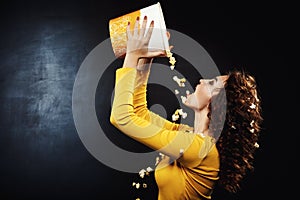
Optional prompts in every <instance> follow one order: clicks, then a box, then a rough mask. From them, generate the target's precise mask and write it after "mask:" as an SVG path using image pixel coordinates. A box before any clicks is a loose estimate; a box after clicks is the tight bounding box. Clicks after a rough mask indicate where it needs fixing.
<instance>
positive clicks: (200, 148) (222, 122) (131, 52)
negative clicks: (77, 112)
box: [110, 17, 262, 200]
mask: <svg viewBox="0 0 300 200" xmlns="http://www.w3.org/2000/svg"><path fill="white" fill-rule="evenodd" d="M138 20H139V19H137V22H138ZM137 22H136V23H135V25H134V29H133V30H130V26H129V25H128V27H127V39H128V41H127V52H126V57H125V59H124V63H123V67H122V68H120V69H117V71H116V81H115V83H116V85H115V96H114V102H113V106H112V112H111V117H110V121H111V123H112V124H113V125H114V126H115V127H117V128H118V129H119V130H121V131H122V132H123V133H124V134H126V135H128V136H130V137H132V138H134V139H135V140H137V141H139V142H141V143H143V144H145V145H147V146H148V147H150V148H152V149H154V150H158V151H159V152H161V153H162V154H163V155H165V156H164V158H163V159H162V160H161V161H160V163H159V164H158V165H157V167H156V170H155V180H156V183H157V186H158V189H159V192H158V200H183V199H191V200H192V199H197V200H198V199H211V195H212V192H213V189H214V187H215V185H216V183H218V184H220V185H221V186H223V187H224V188H225V189H226V190H227V191H229V192H233V193H235V192H237V191H238V189H239V188H240V183H241V181H242V179H243V177H245V175H246V173H247V172H248V171H249V170H252V169H253V159H254V157H253V156H254V153H255V149H256V148H257V146H256V145H257V141H258V133H259V132H260V125H261V122H262V117H261V107H260V103H261V101H260V99H259V96H258V94H257V90H256V83H255V80H254V78H253V77H252V76H250V75H249V74H247V73H245V72H242V71H232V72H230V73H228V74H227V75H223V76H218V77H216V78H215V79H210V80H204V79H201V80H200V81H199V84H198V85H197V87H196V89H195V92H194V93H192V94H190V95H188V96H187V99H186V101H185V103H184V104H185V105H186V106H187V107H189V108H191V109H193V110H194V111H195V120H194V127H193V128H192V127H189V126H188V125H185V124H177V123H174V122H170V121H168V120H166V119H164V118H162V117H160V116H159V115H157V114H155V113H153V112H151V111H149V110H148V108H147V101H146V90H147V80H148V77H149V73H150V68H151V66H150V65H151V62H152V59H153V58H154V57H158V56H166V54H165V52H164V51H161V50H149V49H148V46H147V45H148V42H149V39H150V37H151V34H152V31H153V24H154V22H153V21H152V22H151V23H150V26H149V29H146V24H147V17H145V18H144V19H143V23H142V26H141V28H140V29H138V23H137ZM146 30H147V31H146ZM224 89H225V90H224ZM224 108H225V109H224ZM213 113H217V114H218V115H216V114H213ZM218 133H220V134H218ZM216 135H219V136H216Z"/></svg>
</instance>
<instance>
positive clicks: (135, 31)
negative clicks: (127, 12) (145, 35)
mask: <svg viewBox="0 0 300 200" xmlns="http://www.w3.org/2000/svg"><path fill="white" fill-rule="evenodd" d="M139 23H140V17H139V16H138V17H137V18H136V20H135V24H134V30H133V35H134V36H138V34H139Z"/></svg>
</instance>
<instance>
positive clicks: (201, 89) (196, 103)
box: [184, 75, 228, 111]
mask: <svg viewBox="0 0 300 200" xmlns="http://www.w3.org/2000/svg"><path fill="white" fill-rule="evenodd" d="M227 78H228V76H227V75H223V76H217V77H215V78H213V79H200V81H199V84H198V85H197V86H196V88H195V92H194V93H192V94H190V95H187V99H186V101H185V102H184V104H185V105H186V106H188V107H190V108H192V109H193V110H197V111H199V110H202V109H203V108H205V107H206V106H207V105H208V104H209V102H210V99H211V97H212V96H213V95H216V94H218V92H219V89H220V88H223V87H224V84H225V82H226V80H227Z"/></svg>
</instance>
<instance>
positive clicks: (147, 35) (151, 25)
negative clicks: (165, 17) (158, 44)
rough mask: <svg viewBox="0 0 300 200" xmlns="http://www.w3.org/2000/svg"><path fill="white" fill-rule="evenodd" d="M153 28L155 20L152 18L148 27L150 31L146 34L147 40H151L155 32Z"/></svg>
mask: <svg viewBox="0 0 300 200" xmlns="http://www.w3.org/2000/svg"><path fill="white" fill-rule="evenodd" d="M153 28H154V21H153V20H152V21H151V23H150V26H149V29H148V32H147V34H146V36H145V37H146V40H147V41H149V40H150V38H151V35H152V32H153Z"/></svg>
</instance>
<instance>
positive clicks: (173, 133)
mask: <svg viewBox="0 0 300 200" xmlns="http://www.w3.org/2000/svg"><path fill="white" fill-rule="evenodd" d="M136 76H137V71H136V69H134V68H120V69H117V71H116V81H115V96H114V101H113V106H112V111H111V116H110V121H111V123H112V124H113V125H114V126H115V127H117V128H118V129H119V130H121V131H122V132H123V133H124V134H126V135H128V136H129V137H131V138H133V139H135V140H137V141H139V142H141V143H143V144H144V145H146V146H148V147H150V148H152V149H154V150H158V151H160V152H162V153H164V154H165V155H168V156H170V157H172V158H174V159H178V158H180V159H179V161H180V162H182V164H187V165H188V164H190V163H195V162H197V163H198V162H200V161H201V159H202V158H203V157H202V156H200V154H201V152H202V151H203V148H202V147H204V146H206V145H205V144H204V143H205V142H204V141H205V140H204V139H203V138H201V137H200V136H198V135H195V134H188V133H186V132H184V131H179V130H176V128H173V129H172V128H171V129H168V128H167V127H166V126H159V125H157V124H155V123H154V122H153V120H146V119H144V118H143V117H141V116H140V115H141V113H140V114H139V115H138V114H137V113H136V112H135V108H134V104H133V99H134V91H135V86H136V85H135V84H136ZM146 113H147V112H146ZM150 118H152V117H150ZM158 124H161V122H159V123H158ZM174 129H175V130H174Z"/></svg>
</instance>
